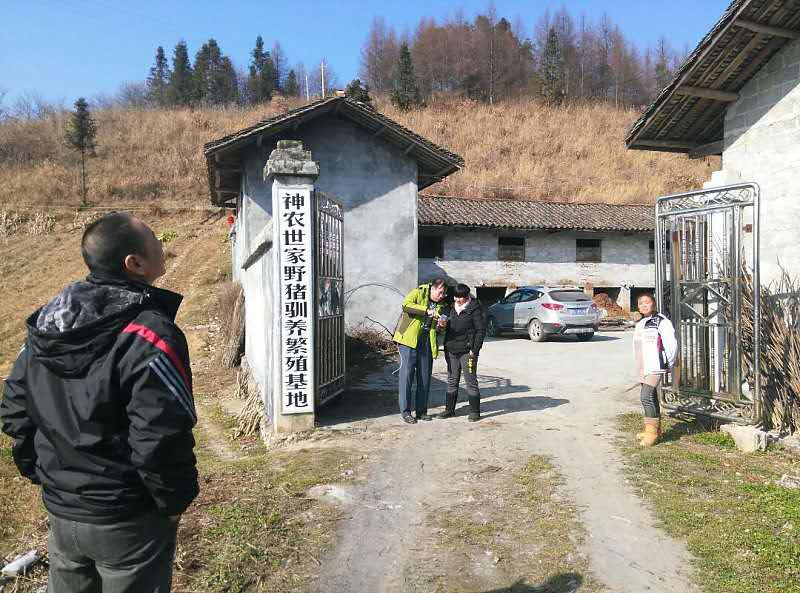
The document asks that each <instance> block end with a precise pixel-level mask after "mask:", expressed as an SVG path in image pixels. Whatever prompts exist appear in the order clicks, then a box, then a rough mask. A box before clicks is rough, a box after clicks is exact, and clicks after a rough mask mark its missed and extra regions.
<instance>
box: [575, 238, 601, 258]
mask: <svg viewBox="0 0 800 593" xmlns="http://www.w3.org/2000/svg"><path fill="white" fill-rule="evenodd" d="M575 261H576V262H588V263H600V262H601V261H603V257H602V254H601V251H600V239H577V240H576V242H575Z"/></svg>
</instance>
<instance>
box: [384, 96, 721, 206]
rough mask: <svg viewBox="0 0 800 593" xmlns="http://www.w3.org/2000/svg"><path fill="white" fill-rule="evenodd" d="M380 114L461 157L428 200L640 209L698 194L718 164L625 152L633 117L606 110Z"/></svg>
mask: <svg viewBox="0 0 800 593" xmlns="http://www.w3.org/2000/svg"><path fill="white" fill-rule="evenodd" d="M380 108H381V111H383V112H384V113H385V114H386V115H387V116H389V117H391V118H393V119H396V120H398V121H400V122H402V123H403V124H404V125H406V126H407V127H409V128H411V129H412V130H414V131H415V132H417V133H419V134H421V135H423V136H425V137H427V138H430V139H431V140H433V141H434V142H436V143H439V144H441V145H443V146H445V147H448V148H449V149H451V150H453V151H454V152H457V153H458V154H460V155H461V156H462V157H464V160H465V161H466V167H465V169H464V170H463V171H462V172H460V173H457V174H455V175H452V176H450V177H448V178H447V179H445V180H444V181H443V182H441V183H440V184H438V185H435V186H432V187H431V188H430V189H429V190H428V192H427V193H432V194H439V195H450V196H468V197H494V198H523V199H531V198H536V199H546V200H552V201H559V202H607V203H617V204H636V203H638V204H642V203H650V202H652V201H653V200H654V198H655V197H657V196H660V195H665V194H669V193H674V192H678V191H687V190H689V189H694V188H699V187H701V186H702V184H703V182H704V181H706V180H707V179H708V178H709V177H710V176H711V172H712V171H713V170H715V169H716V168H718V166H719V163H718V159H709V160H707V161H705V160H690V159H689V158H688V157H686V156H685V155H674V154H666V153H658V152H642V151H633V150H627V149H626V148H625V143H624V137H625V133H626V132H627V130H628V129H629V128H630V126H631V124H632V123H633V121H634V120H635V119H636V118H637V117H638V116H639V112H638V111H636V110H634V109H615V108H614V107H613V106H612V105H608V104H594V105H591V104H586V105H566V106H562V107H558V108H553V107H548V106H546V105H543V104H541V103H537V102H535V101H531V100H522V101H516V102H508V103H501V104H498V105H494V106H491V105H484V104H480V103H475V102H471V101H460V102H456V101H454V100H452V99H450V100H441V101H432V102H430V103H429V106H428V107H427V108H426V109H422V110H419V111H413V112H410V113H407V114H404V113H400V112H398V111H397V110H396V109H394V108H393V107H392V106H391V105H390V104H388V103H381V105H380Z"/></svg>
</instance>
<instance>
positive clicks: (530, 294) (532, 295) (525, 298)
mask: <svg viewBox="0 0 800 593" xmlns="http://www.w3.org/2000/svg"><path fill="white" fill-rule="evenodd" d="M540 296H541V295H540V294H539V293H538V292H537V291H535V290H525V291H523V294H522V298H521V299H520V300H519V302H520V303H529V302H531V301H535V300H536V299H538V298H539V297H540Z"/></svg>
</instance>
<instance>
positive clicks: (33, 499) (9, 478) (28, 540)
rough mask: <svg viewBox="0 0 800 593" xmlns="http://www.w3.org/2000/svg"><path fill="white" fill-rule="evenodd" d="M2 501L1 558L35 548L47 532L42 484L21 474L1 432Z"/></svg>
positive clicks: (0, 469) (0, 518) (0, 471)
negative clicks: (40, 485)
mask: <svg viewBox="0 0 800 593" xmlns="http://www.w3.org/2000/svg"><path fill="white" fill-rule="evenodd" d="M0 501H2V504H0V560H4V559H5V560H10V559H11V558H12V557H13V556H16V555H17V554H22V553H24V552H27V551H28V550H30V549H31V546H33V547H36V544H38V543H41V542H42V541H43V539H44V537H45V536H46V533H47V532H46V528H45V526H44V525H45V524H44V519H45V516H46V515H45V512H44V507H42V503H41V499H40V496H39V487H38V486H35V485H33V484H31V483H30V482H29V481H28V480H26V479H25V478H23V477H22V476H20V475H19V471H18V470H17V466H16V465H15V464H14V459H13V457H12V455H11V439H9V438H8V437H6V436H5V435H0ZM40 551H42V552H43V551H45V550H44V549H40Z"/></svg>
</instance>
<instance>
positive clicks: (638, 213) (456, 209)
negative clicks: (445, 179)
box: [417, 196, 655, 232]
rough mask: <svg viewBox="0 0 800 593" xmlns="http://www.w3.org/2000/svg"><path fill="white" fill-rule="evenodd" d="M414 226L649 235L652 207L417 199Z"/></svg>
mask: <svg viewBox="0 0 800 593" xmlns="http://www.w3.org/2000/svg"><path fill="white" fill-rule="evenodd" d="M417 222H418V224H419V225H420V226H427V227H431V226H446V227H465V228H496V229H513V230H572V231H617V232H652V231H653V230H654V229H655V207H654V206H648V205H620V204H599V203H594V204H592V203H588V204H587V203H580V204H578V203H569V202H542V201H534V200H482V199H475V198H454V197H434V196H419V198H418V200H417Z"/></svg>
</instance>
